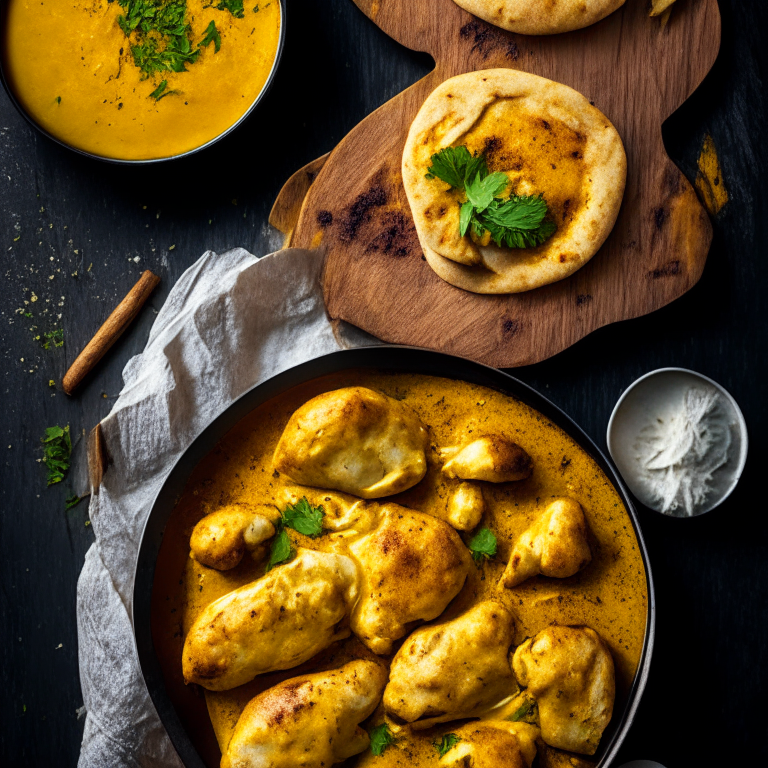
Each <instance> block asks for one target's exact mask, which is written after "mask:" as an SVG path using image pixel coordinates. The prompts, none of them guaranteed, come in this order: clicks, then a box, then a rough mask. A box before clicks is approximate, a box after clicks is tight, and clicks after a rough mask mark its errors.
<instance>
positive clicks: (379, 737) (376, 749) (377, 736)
mask: <svg viewBox="0 0 768 768" xmlns="http://www.w3.org/2000/svg"><path fill="white" fill-rule="evenodd" d="M368 735H369V736H370V737H371V752H373V754H374V755H375V756H376V757H381V755H383V754H384V750H385V749H387V747H390V746H392V744H394V743H395V742H396V741H397V739H396V738H395V737H394V736H393V735H392V731H390V730H389V726H388V725H387V724H386V723H382V724H381V725H377V726H376V727H375V728H371V730H370V731H369V733H368Z"/></svg>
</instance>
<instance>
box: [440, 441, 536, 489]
mask: <svg viewBox="0 0 768 768" xmlns="http://www.w3.org/2000/svg"><path fill="white" fill-rule="evenodd" d="M448 450H449V451H450V449H448ZM443 472H444V473H445V474H446V475H448V477H458V478H461V479H462V480H485V481H487V482H489V483H510V482H516V481H518V480H525V478H527V477H530V475H531V472H533V461H532V460H531V457H530V456H529V455H528V454H527V453H526V452H525V451H524V450H523V449H522V448H521V447H520V446H519V445H518V444H517V443H513V442H512V441H511V440H507V438H506V437H502V436H501V435H486V436H485V437H480V438H478V439H477V440H473V441H472V442H471V443H469V444H468V445H465V446H464V447H463V448H461V449H460V450H459V452H458V453H456V454H455V455H454V456H453V458H451V459H449V460H448V461H447V462H446V463H445V464H444V465H443Z"/></svg>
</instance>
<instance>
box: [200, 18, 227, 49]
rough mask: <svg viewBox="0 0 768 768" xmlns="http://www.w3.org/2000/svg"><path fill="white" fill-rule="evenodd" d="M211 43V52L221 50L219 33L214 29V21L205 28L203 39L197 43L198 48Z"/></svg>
mask: <svg viewBox="0 0 768 768" xmlns="http://www.w3.org/2000/svg"><path fill="white" fill-rule="evenodd" d="M211 43H213V52H214V53H218V52H219V51H220V50H221V35H220V34H219V30H218V29H216V22H215V21H212V22H211V23H210V24H209V25H208V26H207V27H206V28H205V34H204V35H203V39H202V40H201V41H200V42H199V43H198V44H197V47H198V48H205V47H206V46H208V45H210V44H211Z"/></svg>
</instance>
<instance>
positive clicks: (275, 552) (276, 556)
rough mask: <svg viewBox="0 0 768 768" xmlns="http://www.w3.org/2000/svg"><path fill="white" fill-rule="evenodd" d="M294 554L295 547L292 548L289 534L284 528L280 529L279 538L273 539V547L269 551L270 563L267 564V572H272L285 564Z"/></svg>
mask: <svg viewBox="0 0 768 768" xmlns="http://www.w3.org/2000/svg"><path fill="white" fill-rule="evenodd" d="M292 554H293V547H292V546H291V540H290V539H289V538H288V534H287V533H286V532H285V529H284V528H280V530H279V531H278V532H277V536H275V538H274V539H272V546H271V547H270V549H269V562H268V563H267V570H268V571H271V570H272V569H273V568H274V567H275V566H276V565H280V563H284V562H285V561H286V560H288V559H289V558H290V557H291V555H292Z"/></svg>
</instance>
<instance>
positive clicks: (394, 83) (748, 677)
mask: <svg viewBox="0 0 768 768" xmlns="http://www.w3.org/2000/svg"><path fill="white" fill-rule="evenodd" d="M644 1H645V0H629V2H644ZM720 5H721V10H722V13H723V47H722V51H721V54H720V58H719V60H718V62H717V64H716V66H715V69H714V71H713V72H712V73H711V75H710V76H709V77H708V79H707V80H706V81H705V83H704V84H703V86H702V87H701V88H700V89H699V91H698V92H697V93H696V94H695V96H694V97H693V98H692V99H691V100H690V102H689V103H688V104H687V105H686V106H685V107H684V108H683V109H682V110H681V111H680V112H678V113H677V114H676V115H675V116H673V118H672V119H670V120H669V121H668V124H667V125H666V126H665V139H666V142H667V146H668V149H669V153H670V155H671V157H672V158H673V159H674V160H675V161H676V162H678V163H679V164H680V166H681V167H682V168H683V169H684V170H685V172H686V173H687V174H688V175H689V177H693V175H694V174H695V167H696V165H695V162H696V155H697V152H698V149H699V147H700V145H701V141H702V138H703V136H704V134H705V133H706V132H707V131H709V132H711V134H712V135H713V137H714V139H715V142H716V145H717V147H718V148H719V150H720V155H721V159H722V163H723V170H724V176H725V181H726V184H727V185H728V188H729V190H730V193H731V198H732V199H731V202H730V203H729V205H728V206H727V208H726V209H725V210H724V211H723V212H722V213H721V214H720V216H719V217H718V219H717V221H716V223H715V242H714V245H713V248H712V252H711V255H710V258H709V262H708V264H707V268H706V271H705V273H704V277H703V278H702V280H701V282H700V283H699V285H698V286H697V287H696V288H695V289H694V290H692V291H691V292H690V293H689V294H687V295H686V296H685V297H683V298H682V299H680V300H679V301H677V302H676V303H675V304H673V305H672V306H669V307H667V308H666V309H663V310H661V311H659V312H657V313H655V314H654V315H652V316H649V317H645V318H640V319H637V320H634V321H631V322H625V323H622V324H620V325H615V326H613V327H610V328H606V329H603V330H601V331H599V332H597V333H594V334H593V335H592V336H590V337H588V338H587V339H585V340H584V341H582V342H580V343H579V344H577V345H576V346H575V347H573V348H572V349H570V350H568V351H566V352H565V353H563V354H561V355H559V356H557V357H556V358H554V359H552V360H550V361H548V362H545V363H542V364H539V365H536V366H533V367H530V368H526V369H521V370H518V371H517V375H518V376H519V377H521V378H522V379H524V380H525V381H526V382H528V383H529V384H531V385H533V386H534V387H536V388H538V389H539V390H540V391H542V392H543V393H545V394H546V395H548V396H549V397H550V398H551V399H552V400H554V402H555V403H557V404H558V405H560V406H561V407H563V408H564V409H565V410H566V411H567V412H569V413H570V414H571V415H572V416H573V417H574V418H575V419H576V420H577V421H578V422H580V423H581V424H582V425H583V426H584V427H585V428H586V430H587V431H588V432H589V433H590V434H591V435H592V436H593V437H594V438H595V439H596V440H597V442H598V444H600V445H603V446H604V440H605V438H604V434H605V427H606V424H607V421H608V417H609V414H610V411H611V408H612V406H613V404H614V403H615V401H616V399H617V398H618V396H619V395H620V394H621V392H622V390H623V389H624V388H625V387H626V386H627V385H628V384H630V383H631V382H632V381H633V380H634V379H635V378H636V377H637V376H639V375H641V374H643V373H645V372H647V371H649V370H652V369H654V368H657V367H661V366H667V365H674V366H683V367H689V368H693V369H695V370H698V371H701V372H703V373H705V374H707V375H709V376H711V377H713V378H714V379H716V380H717V381H719V382H721V383H722V384H723V385H724V386H726V387H727V388H728V389H729V390H730V391H731V392H732V393H733V395H734V396H735V397H736V399H737V400H738V401H739V403H740V404H741V406H742V408H743V411H744V415H745V416H746V419H747V423H748V425H749V428H750V433H751V437H752V445H751V453H750V458H749V462H748V464H747V469H746V472H745V474H744V476H743V479H742V482H741V485H740V486H739V488H738V490H737V492H736V493H735V494H734V495H733V496H732V497H731V498H730V499H729V500H728V502H727V503H726V504H725V505H724V506H723V507H721V508H720V509H719V510H716V511H715V512H713V513H711V514H709V515H707V516H705V517H703V518H701V519H695V520H675V519H667V518H663V517H661V516H660V515H657V514H655V513H653V512H650V511H648V510H642V509H641V511H640V516H641V523H642V526H643V531H644V533H645V536H646V540H647V542H648V548H649V550H650V556H651V560H652V564H653V569H654V575H655V578H656V585H657V599H658V635H657V644H656V653H655V657H654V661H653V665H652V671H651V678H650V682H649V685H648V690H647V692H646V695H645V698H644V700H643V703H642V705H641V707H640V711H639V714H638V718H637V721H636V724H635V727H634V729H633V730H632V732H631V734H630V736H629V738H628V739H627V742H626V745H625V747H624V749H623V750H622V758H623V759H625V760H630V759H637V758H652V759H655V760H659V761H661V762H662V763H664V764H666V766H667V768H687V767H688V766H694V765H695V766H710V765H711V766H715V765H737V764H749V765H752V764H754V765H761V766H762V765H766V764H768V748H767V747H766V722H768V705H767V704H766V701H767V700H768V699H767V697H766V688H768V658H767V656H768V650H766V649H767V648H768V644H767V643H766V639H767V638H768V632H767V631H766V630H767V629H768V620H767V619H766V610H765V606H766V603H767V602H768V558H767V557H766V555H767V554H768V549H767V547H766V534H768V523H767V522H766V520H767V519H768V515H766V511H765V502H764V501H763V498H764V492H763V486H762V482H763V480H764V479H765V476H764V474H763V471H762V470H761V469H760V467H761V466H762V463H763V462H764V461H766V459H767V458H768V456H766V449H765V445H764V443H763V442H762V432H763V430H764V429H765V428H766V426H767V423H766V422H767V421H768V408H767V407H766V399H765V391H766V386H765V381H766V378H767V377H768V334H766V322H765V310H766V306H767V305H768V301H767V300H766V289H768V232H766V225H767V223H768V204H767V203H766V196H765V195H764V194H763V190H762V188H761V185H760V183H759V179H760V172H761V171H762V170H764V169H765V167H766V161H768V152H767V151H766V142H765V141H764V138H763V137H764V125H765V120H766V117H767V116H768V114H767V113H766V105H765V97H764V86H763V83H764V82H765V79H766V76H768V72H767V71H766V70H767V69H768V47H767V46H766V45H765V43H764V41H763V30H765V29H766V22H768V5H767V4H765V3H764V2H763V1H762V0H741V1H740V2H737V0H721V3H720ZM290 12H291V15H290V20H289V35H288V42H287V47H286V50H285V56H284V59H283V64H282V66H281V69H280V71H279V74H278V77H277V80H276V83H275V87H274V88H273V90H272V91H271V93H270V94H269V95H268V97H267V99H266V101H265V102H264V104H263V108H262V109H261V110H260V113H259V114H260V116H259V117H257V118H256V119H253V120H251V121H250V122H249V123H248V124H247V125H246V126H245V128H244V129H242V130H240V131H239V132H238V133H236V134H235V135H233V136H232V137H230V138H229V139H227V140H226V141H225V142H223V143H222V144H220V145H218V146H217V147H215V148H213V149H211V150H209V151H207V152H205V153H203V154H202V155H199V156H196V157H194V158H191V159H189V160H187V161H180V162H177V163H174V164H170V165H165V166H163V167H160V168H142V169H131V168H122V167H118V166H112V165H108V164H104V163H99V162H95V161H91V160H88V159H84V158H81V157H79V156H77V155H75V154H73V153H71V152H69V151H67V150H65V149H63V148H61V147H59V146H57V145H55V144H54V143H52V142H50V141H49V140H47V139H45V138H43V137H41V136H39V135H37V134H36V133H35V132H34V131H33V130H32V129H31V128H30V127H29V126H28V125H27V124H26V123H25V122H24V120H23V119H22V118H21V117H20V116H19V115H18V114H17V113H16V112H15V111H14V109H13V108H12V106H11V105H10V103H9V101H8V99H7V98H6V97H5V95H4V94H0V137H1V138H0V169H1V170H2V173H1V174H0V209H1V210H2V227H0V247H2V249H3V252H4V256H3V298H2V303H1V304H0V337H1V338H2V344H1V345H0V349H2V355H3V358H2V359H3V368H2V400H3V413H4V419H3V425H2V429H3V432H4V441H3V442H2V444H0V450H1V451H2V452H3V453H4V455H5V459H4V461H3V462H2V469H1V471H2V482H0V499H1V501H0V510H1V512H2V514H1V515H0V542H2V555H3V556H2V558H0V569H1V571H0V617H1V619H0V630H1V632H2V634H1V635H0V659H2V663H1V664H0V674H2V691H3V695H2V697H0V712H1V714H0V723H2V726H0V764H2V765H4V766H14V767H15V766H65V765H74V764H75V763H76V760H77V754H78V748H79V743H80V738H81V734H82V727H83V721H82V720H79V721H78V719H77V715H76V710H77V708H78V707H80V706H81V705H82V697H81V693H80V686H79V680H78V669H77V636H76V623H75V589H76V582H77V576H78V573H79V571H80V568H81V566H82V563H83V557H84V555H85V552H86V550H87V549H88V547H89V546H90V545H91V543H92V541H93V536H92V532H91V530H90V529H89V528H88V527H87V525H86V521H87V520H88V515H87V506H86V504H85V503H83V504H81V505H80V506H79V507H77V508H75V509H74V510H71V511H69V512H64V498H65V495H66V492H67V488H66V487H65V485H66V484H62V485H61V486H58V487H54V488H51V489H47V488H46V487H45V480H44V472H43V468H42V467H41V466H40V465H39V464H38V463H37V462H38V460H39V458H40V456H41V453H40V449H39V437H40V436H41V435H42V433H43V431H44V429H45V427H46V426H49V425H52V424H57V423H58V424H62V425H63V424H66V423H69V424H71V427H72V431H73V433H74V434H76V435H77V434H81V433H82V432H83V430H86V431H87V430H89V429H90V428H91V427H92V426H93V425H94V424H96V423H97V421H98V420H99V419H100V418H102V417H103V416H104V415H106V413H107V412H108V411H109V409H110V407H111V405H112V403H113V402H114V400H115V398H116V396H117V394H118V393H119V391H120V387H121V375H120V374H121V370H122V367H123V365H124V364H125V362H126V361H127V360H128V359H129V358H130V357H131V356H132V355H134V354H136V353H137V352H139V351H140V350H141V349H142V346H143V344H144V343H145V340H146V338H147V335H148V332H149V328H150V325H151V323H152V321H153V318H154V315H155V314H156V312H157V310H158V308H159V307H160V306H161V305H162V303H163V300H164V298H165V296H166V295H167V293H168V291H169V289H170V287H171V285H172V284H173V283H174V281H175V280H176V279H177V278H178V277H179V275H180V274H181V273H182V272H183V270H184V269H186V268H187V267H188V266H189V265H190V264H191V263H192V262H193V261H194V260H195V259H197V258H198V256H200V254H201V253H202V252H203V251H205V250H206V249H208V248H212V249H214V250H217V251H223V250H225V249H227V248H229V247H232V246H244V247H246V248H248V249H250V250H251V251H253V252H255V253H264V252H268V251H269V250H272V247H274V245H275V243H279V238H275V235H274V233H273V232H270V230H269V228H268V227H267V225H266V218H267V214H268V211H269V208H270V206H271V204H272V201H273V199H274V197H275V194H276V193H277V191H278V190H279V188H280V186H281V184H282V182H283V181H284V179H285V178H287V177H288V175H289V174H290V173H291V172H292V171H293V170H295V169H296V168H298V167H299V166H301V165H302V164H304V163H305V162H307V161H309V160H311V159H313V158H314V157H316V156H318V155H320V154H321V153H323V152H325V151H327V150H329V149H331V148H332V147H333V145H334V143H335V142H337V141H338V140H339V139H341V138H342V136H343V135H344V134H345V132H346V131H348V130H349V129H350V128H352V127H353V126H354V125H355V124H356V123H357V122H358V121H359V120H360V119H361V118H362V117H364V116H365V115H366V114H368V113H369V112H370V111H371V110H373V109H374V108H375V107H377V106H379V105H380V104H382V103H383V102H384V101H386V100H387V99H389V98H390V97H392V96H394V95H395V94H396V93H398V92H399V91H400V90H402V89H403V88H405V87H406V86H408V85H409V84H411V83H412V82H414V81H415V80H417V79H418V78H419V77H421V76H422V75H423V74H425V73H426V72H427V71H428V69H429V67H430V66H431V62H430V60H429V59H428V57H426V56H421V55H418V54H413V53H411V52H409V51H406V50H404V49H402V48H400V47H399V46H398V45H397V44H395V43H394V42H392V41H391V40H389V39H388V38H386V37H385V36H384V35H383V34H382V33H381V32H379V31H378V30H377V29H376V28H375V27H374V26H373V25H372V24H371V23H369V22H368V21H367V20H366V19H365V18H364V17H363V16H362V15H361V14H360V13H359V12H358V11H357V10H356V9H355V8H354V6H353V5H352V3H351V2H350V0H325V2H320V1H319V0H313V1H311V2H310V1H309V0H304V1H303V2H301V1H300V0H292V2H291V4H290ZM649 65H652V62H650V63H649ZM272 115H274V116H275V117H274V118H272V117H271V116H272ZM273 120H274V122H275V124H277V123H278V122H279V126H280V128H279V131H273V125H272V123H273ZM351 172H353V171H351ZM235 201H236V202H235ZM137 257H138V258H139V259H140V261H138V262H136V261H135V259H136V258H137ZM147 268H148V269H152V270H154V271H156V272H158V273H159V274H160V275H161V276H162V280H163V282H162V285H161V287H160V288H159V289H158V291H157V292H156V294H155V295H154V296H153V297H152V299H151V300H150V302H149V304H148V306H147V307H146V308H145V310H144V312H143V313H142V315H141V317H140V319H139V321H138V322H137V323H136V324H135V325H134V326H133V327H132V329H131V330H130V332H129V333H128V334H126V336H125V337H124V338H123V339H122V340H121V341H120V342H119V343H118V345H116V347H115V348H114V349H113V350H112V351H111V352H110V354H109V355H108V357H107V358H106V359H105V361H104V363H103V364H102V365H101V367H100V368H99V370H98V374H97V375H96V376H94V377H93V378H92V379H91V380H90V381H89V382H88V384H87V385H86V386H85V387H84V388H83V389H82V391H81V392H80V393H79V394H78V395H77V396H76V397H75V398H72V399H69V398H67V397H66V396H65V395H64V394H63V393H62V392H61V390H60V388H59V387H58V386H57V387H56V388H50V387H49V385H48V382H49V379H54V380H56V381H57V382H60V381H61V377H62V375H63V373H64V371H65V370H66V368H67V366H68V364H69V363H71V362H72V360H73V358H74V356H75V354H76V352H77V351H78V350H79V349H80V348H81V347H82V346H83V345H84V344H85V342H86V341H87V340H88V339H89V338H90V336H91V335H92V333H93V332H94V330H95V329H96V328H97V327H98V325H99V324H100V323H101V322H102V321H103V319H104V318H105V317H106V315H107V314H108V313H109V311H111V309H112V308H113V306H114V305H115V304H116V303H117V302H118V300H119V299H120V298H122V297H123V295H124V294H125V293H126V292H127V291H128V289H129V288H130V287H131V286H132V285H133V283H134V282H135V280H136V279H137V276H138V275H139V273H140V272H141V271H142V270H143V269H147ZM33 293H34V295H36V296H37V297H38V298H37V301H35V302H32V303H30V304H25V301H30V300H31V297H32V294H33ZM19 310H21V311H31V312H32V313H33V315H34V317H33V318H26V317H24V316H23V315H21V314H20V313H19ZM59 317H60V320H59ZM58 324H61V325H62V326H63V328H64V336H65V340H66V344H65V346H64V347H63V348H62V349H51V350H44V349H42V347H41V345H40V343H39V342H38V341H35V339H34V336H35V335H36V334H37V333H40V332H45V331H48V330H51V329H52V328H53V327H55V326H57V325H58ZM32 326H36V327H37V330H35V331H32V330H30V329H31V327H32ZM620 762H623V760H622V761H620Z"/></svg>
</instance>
